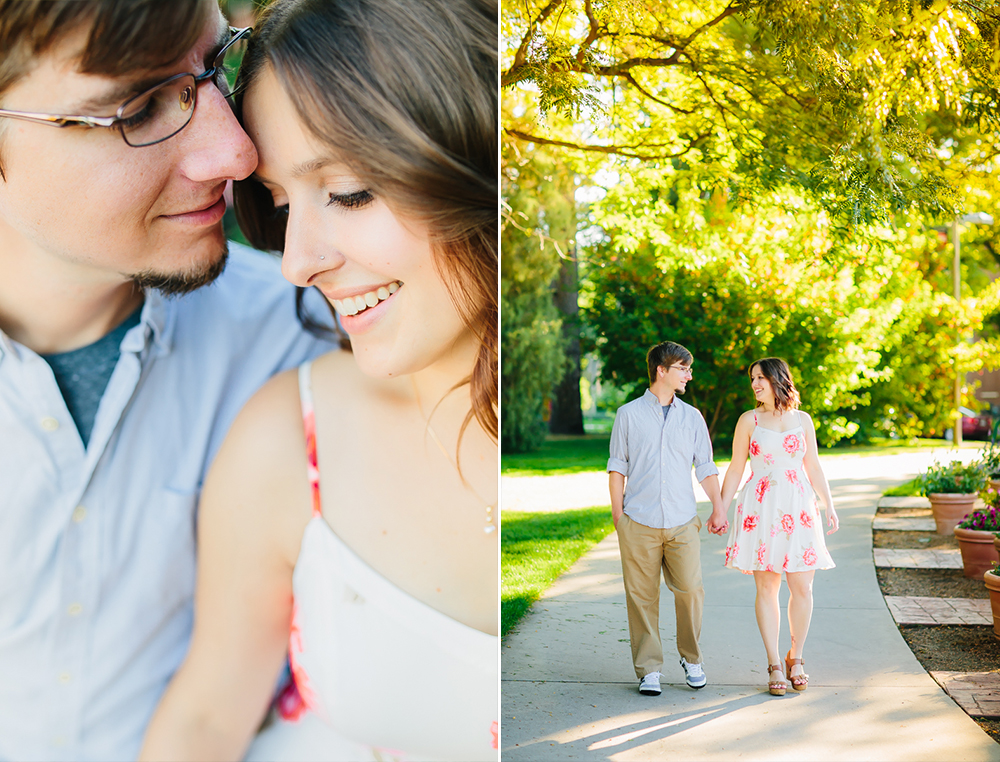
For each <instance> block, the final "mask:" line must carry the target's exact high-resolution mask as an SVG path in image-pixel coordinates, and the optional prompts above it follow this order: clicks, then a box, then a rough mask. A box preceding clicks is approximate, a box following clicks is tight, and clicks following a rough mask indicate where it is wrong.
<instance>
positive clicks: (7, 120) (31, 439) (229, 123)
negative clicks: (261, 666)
mask: <svg viewBox="0 0 1000 762" xmlns="http://www.w3.org/2000/svg"><path fill="white" fill-rule="evenodd" d="M245 36H246V35H245V33H244V34H240V33H237V32H233V31H231V30H230V29H229V27H228V25H227V24H226V23H225V19H224V18H223V17H222V14H221V13H220V12H219V7H218V4H217V3H216V2H215V0H169V2H166V1H165V0H0V759H4V760H8V759H18V760H78V759H92V760H96V759H100V760H118V759H134V758H135V756H136V755H137V754H138V751H139V747H140V744H141V741H142V736H143V732H144V731H145V727H146V724H147V723H148V721H149V718H150V716H151V714H152V712H153V710H154V709H155V707H156V704H157V702H158V701H159V698H160V696H161V694H162V692H163V690H164V688H165V687H166V684H167V681H168V680H169V679H170V677H171V675H172V674H173V672H174V671H175V670H176V669H177V667H178V665H179V664H180V662H181V660H182V659H183V658H184V655H185V652H186V651H187V646H188V641H189V639H190V634H191V626H192V598H193V593H194V577H195V555H194V553H195V536H194V521H195V506H196V504H197V499H198V494H199V491H200V488H201V484H202V480H203V479H204V474H205V471H206V469H207V467H208V464H209V463H210V462H211V460H212V457H213V455H214V453H215V451H216V450H217V449H218V447H219V445H220V443H221V442H222V439H223V437H224V436H225V434H226V431H227V429H228V428H229V425H230V423H231V422H232V420H233V418H234V417H235V415H236V413H237V412H238V411H239V410H240V408H241V407H242V405H243V403H244V402H245V401H246V400H247V399H248V398H249V397H250V396H251V395H252V394H253V393H254V392H255V391H256V390H257V388H258V387H260V386H261V385H262V384H263V383H264V382H265V381H266V380H267V379H268V378H269V377H270V376H272V375H273V374H275V373H276V372H278V371H281V370H283V369H286V368H289V367H294V366H296V365H298V364H300V363H301V362H303V361H304V360H306V359H308V358H309V357H313V356H315V355H317V354H320V353H321V352H324V351H327V350H328V349H330V348H332V345H330V344H329V343H326V342H322V341H319V340H317V339H315V338H314V337H311V336H309V335H308V334H306V333H305V332H304V331H303V330H302V328H301V326H300V325H299V323H298V321H297V319H296V303H295V291H294V289H293V288H292V287H291V286H290V285H289V284H288V283H286V282H284V281H283V280H282V278H281V276H280V274H279V267H278V264H277V262H276V261H275V260H273V258H271V257H268V256H266V255H264V254H260V253H258V252H252V251H250V250H248V249H245V248H241V247H233V249H234V250H233V251H232V252H231V256H229V264H228V266H226V261H227V243H226V240H225V236H224V234H223V230H222V222H221V220H222V215H223V212H224V211H225V207H226V204H225V201H224V200H223V199H224V190H225V188H226V185H227V182H229V181H231V180H241V179H243V178H245V177H247V176H248V175H249V174H250V173H251V172H252V171H253V170H254V168H255V166H256V163H257V155H256V151H255V149H254V146H253V144H252V143H251V142H250V140H249V138H248V137H247V135H246V133H245V132H244V131H243V130H242V128H241V127H240V125H239V122H238V121H237V119H236V117H235V115H234V113H233V111H232V109H231V107H230V102H229V99H228V98H227V94H228V93H229V88H228V84H227V80H228V76H229V74H227V72H226V70H225V69H226V61H227V55H226V53H227V52H229V51H231V50H233V49H237V48H238V46H239V45H240V44H242V43H243V41H245ZM223 269H225V272H223ZM213 281H214V282H213ZM210 283H211V284H212V285H211V286H208V284H210ZM202 286H207V287H205V288H201V287H202ZM310 296H311V295H310Z"/></svg>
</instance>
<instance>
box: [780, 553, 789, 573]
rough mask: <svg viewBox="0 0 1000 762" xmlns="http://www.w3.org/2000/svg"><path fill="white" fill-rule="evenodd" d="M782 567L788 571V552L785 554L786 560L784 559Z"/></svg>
mask: <svg viewBox="0 0 1000 762" xmlns="http://www.w3.org/2000/svg"><path fill="white" fill-rule="evenodd" d="M781 569H782V570H783V571H788V554H787V553H786V554H785V560H784V562H783V563H782V564H781Z"/></svg>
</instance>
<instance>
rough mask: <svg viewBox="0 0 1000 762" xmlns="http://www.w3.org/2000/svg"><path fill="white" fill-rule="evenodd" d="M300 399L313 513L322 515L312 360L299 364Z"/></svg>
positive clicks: (314, 515)
mask: <svg viewBox="0 0 1000 762" xmlns="http://www.w3.org/2000/svg"><path fill="white" fill-rule="evenodd" d="M299 401H300V402H301V404H302V426H303V428H304V429H305V434H306V458H307V471H308V474H309V488H310V490H311V491H312V515H313V517H316V516H322V515H323V511H322V503H321V502H320V497H319V465H318V460H317V458H316V412H315V410H314V409H313V397H312V360H310V361H309V362H306V363H303V364H302V365H300V366H299Z"/></svg>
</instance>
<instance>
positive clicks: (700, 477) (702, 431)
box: [694, 412, 719, 484]
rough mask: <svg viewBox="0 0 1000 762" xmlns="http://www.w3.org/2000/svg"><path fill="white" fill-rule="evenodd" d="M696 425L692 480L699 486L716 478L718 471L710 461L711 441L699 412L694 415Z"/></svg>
mask: <svg viewBox="0 0 1000 762" xmlns="http://www.w3.org/2000/svg"><path fill="white" fill-rule="evenodd" d="M695 414H696V415H697V417H698V423H697V424H696V425H695V435H694V478H695V479H696V480H697V481H698V483H699V484H700V483H701V482H703V481H704V480H705V479H707V478H708V477H709V476H713V475H714V476H717V475H718V473H719V469H718V468H717V467H716V465H715V462H714V461H713V459H712V440H711V438H710V437H709V436H708V426H707V425H706V423H705V419H704V418H703V417H702V415H701V413H700V412H696V413H695Z"/></svg>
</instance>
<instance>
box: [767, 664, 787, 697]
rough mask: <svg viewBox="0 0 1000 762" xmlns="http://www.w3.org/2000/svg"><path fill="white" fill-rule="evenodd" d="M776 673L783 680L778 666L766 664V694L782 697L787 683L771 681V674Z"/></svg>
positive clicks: (783, 674) (782, 673) (782, 674)
mask: <svg viewBox="0 0 1000 762" xmlns="http://www.w3.org/2000/svg"><path fill="white" fill-rule="evenodd" d="M772 672H778V673H780V674H781V676H782V678H784V676H785V673H784V672H783V671H782V669H781V665H780V664H768V665H767V692H768V693H770V694H771V695H772V696H784V695H785V691H786V690H787V689H788V683H786V682H785V681H784V680H783V679H782V680H772V679H771V673H772Z"/></svg>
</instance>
